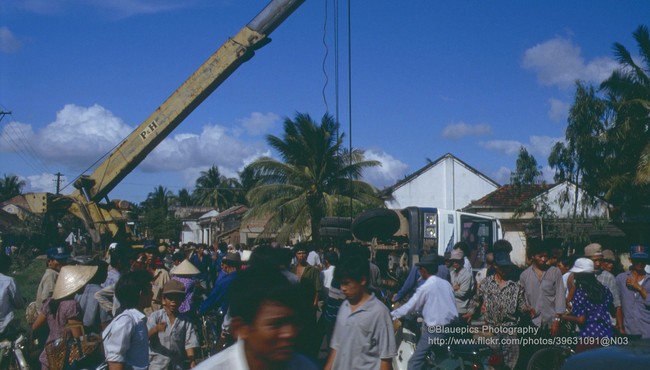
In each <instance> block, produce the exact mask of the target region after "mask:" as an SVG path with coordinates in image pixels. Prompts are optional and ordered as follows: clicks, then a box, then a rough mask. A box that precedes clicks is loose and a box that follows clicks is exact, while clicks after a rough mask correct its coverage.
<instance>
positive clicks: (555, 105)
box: [548, 98, 571, 122]
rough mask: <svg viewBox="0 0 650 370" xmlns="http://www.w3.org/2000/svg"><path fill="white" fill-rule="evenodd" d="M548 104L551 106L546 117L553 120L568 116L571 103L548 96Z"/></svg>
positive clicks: (560, 119)
mask: <svg viewBox="0 0 650 370" xmlns="http://www.w3.org/2000/svg"><path fill="white" fill-rule="evenodd" d="M548 104H549V105H550V106H551V107H550V109H549V111H548V117H549V118H550V119H551V121H553V122H560V121H562V120H564V119H565V118H566V117H567V116H568V114H569V109H570V108H571V104H569V103H566V102H563V101H562V100H559V99H555V98H550V99H549V100H548Z"/></svg>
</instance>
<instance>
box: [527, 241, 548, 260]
mask: <svg viewBox="0 0 650 370" xmlns="http://www.w3.org/2000/svg"><path fill="white" fill-rule="evenodd" d="M541 253H548V248H547V246H546V244H545V243H544V242H543V241H541V240H538V239H533V240H531V241H530V243H529V245H528V257H531V258H532V257H533V256H536V255H538V254H541Z"/></svg>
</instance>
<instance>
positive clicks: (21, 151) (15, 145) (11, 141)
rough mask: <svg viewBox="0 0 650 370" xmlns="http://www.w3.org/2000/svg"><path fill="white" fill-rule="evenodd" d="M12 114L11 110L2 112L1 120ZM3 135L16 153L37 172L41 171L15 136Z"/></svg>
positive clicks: (0, 113)
mask: <svg viewBox="0 0 650 370" xmlns="http://www.w3.org/2000/svg"><path fill="white" fill-rule="evenodd" d="M8 114H11V112H4V111H2V112H0V121H2V119H3V118H4V117H5V116H6V115H8ZM7 127H11V128H13V127H12V126H11V125H7ZM2 137H3V138H4V139H5V141H6V142H7V144H9V146H10V147H12V148H14V149H15V150H16V154H17V155H18V156H19V157H20V158H21V159H22V160H23V161H24V162H25V163H27V165H28V166H29V167H31V168H32V170H34V171H35V172H39V171H40V170H39V169H38V168H36V167H35V166H34V163H32V161H31V160H30V159H29V158H28V157H27V156H26V154H25V151H24V149H23V148H21V147H20V145H19V144H18V143H17V142H16V140H14V137H13V136H12V135H9V134H7V135H2Z"/></svg>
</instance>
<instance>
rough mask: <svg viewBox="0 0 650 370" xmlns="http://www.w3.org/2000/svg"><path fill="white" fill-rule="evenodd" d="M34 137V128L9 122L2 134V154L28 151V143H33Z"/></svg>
mask: <svg viewBox="0 0 650 370" xmlns="http://www.w3.org/2000/svg"><path fill="white" fill-rule="evenodd" d="M33 137H34V132H33V131H32V126H30V125H28V124H25V123H20V122H16V121H13V122H9V123H8V124H6V125H5V126H4V127H3V128H2V131H1V132H0V152H19V151H22V150H28V147H27V146H28V143H31V142H32V141H33Z"/></svg>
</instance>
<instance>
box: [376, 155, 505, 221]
mask: <svg viewBox="0 0 650 370" xmlns="http://www.w3.org/2000/svg"><path fill="white" fill-rule="evenodd" d="M496 189H497V186H496V185H495V184H494V183H492V182H491V181H489V180H487V179H486V178H484V177H481V176H480V175H478V174H477V173H476V172H474V171H472V170H470V169H468V168H467V167H466V166H464V165H463V164H462V163H460V162H459V161H456V160H454V158H451V157H448V158H444V159H443V160H441V161H440V162H439V163H438V164H436V165H435V166H433V167H431V168H429V169H428V170H427V171H425V172H423V173H422V174H420V175H419V176H417V177H415V178H413V179H412V180H411V181H409V182H407V183H405V184H402V185H401V186H400V187H398V188H397V189H395V190H393V193H392V199H391V200H389V201H387V202H386V206H387V207H388V208H406V207H409V206H415V207H438V208H445V209H453V210H457V209H461V208H463V207H465V206H467V205H469V204H470V203H471V202H472V201H473V200H476V199H479V198H481V197H483V196H485V195H486V194H489V193H491V192H493V191H494V190H496Z"/></svg>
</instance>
